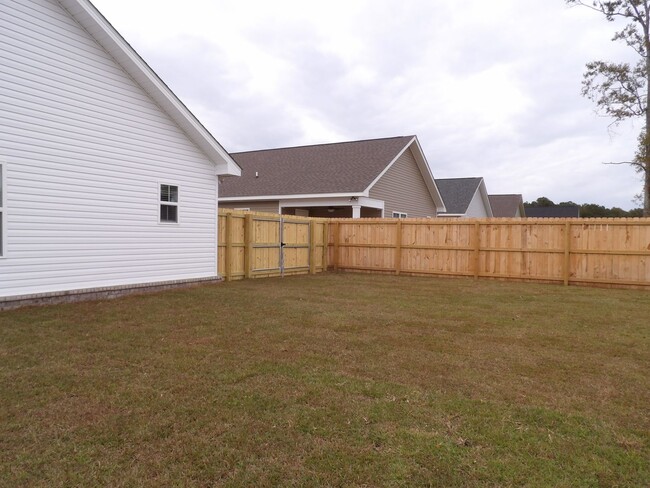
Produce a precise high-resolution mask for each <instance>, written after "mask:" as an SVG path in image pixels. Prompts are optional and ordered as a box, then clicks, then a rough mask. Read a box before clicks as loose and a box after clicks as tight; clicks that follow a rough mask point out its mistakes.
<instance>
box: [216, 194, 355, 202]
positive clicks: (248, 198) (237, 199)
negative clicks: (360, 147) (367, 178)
mask: <svg viewBox="0 0 650 488" xmlns="http://www.w3.org/2000/svg"><path fill="white" fill-rule="evenodd" d="M366 196H368V195H367V194H366V193H365V192H363V193H305V194H301V195H255V196H245V195H242V196H238V197H219V201H220V202H253V201H260V200H298V199H301V200H304V199H309V198H352V197H366Z"/></svg>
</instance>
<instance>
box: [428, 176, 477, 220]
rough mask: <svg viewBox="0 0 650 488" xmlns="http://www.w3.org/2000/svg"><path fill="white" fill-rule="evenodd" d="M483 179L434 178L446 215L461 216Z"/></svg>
mask: <svg viewBox="0 0 650 488" xmlns="http://www.w3.org/2000/svg"><path fill="white" fill-rule="evenodd" d="M482 179H483V178H445V179H438V178H436V185H438V190H439V191H440V195H441V196H442V201H443V202H445V207H446V208H447V212H446V213H448V214H459V215H463V214H465V213H466V212H467V208H468V207H469V204H470V203H471V201H472V198H473V197H474V194H475V193H476V190H477V189H478V187H479V185H480V184H481V180H482Z"/></svg>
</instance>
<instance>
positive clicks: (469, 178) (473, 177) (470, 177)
mask: <svg viewBox="0 0 650 488" xmlns="http://www.w3.org/2000/svg"><path fill="white" fill-rule="evenodd" d="M482 179H483V177H482V176H467V177H463V178H436V180H445V181H449V180H482Z"/></svg>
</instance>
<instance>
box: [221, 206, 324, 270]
mask: <svg viewBox="0 0 650 488" xmlns="http://www.w3.org/2000/svg"><path fill="white" fill-rule="evenodd" d="M327 235H328V225H327V221H326V220H325V219H315V218H310V217H297V216H292V215H277V214H268V213H264V214H263V213H256V212H241V211H236V210H224V209H219V251H218V259H219V264H218V269H219V271H220V273H221V274H222V276H224V278H225V279H227V280H233V279H242V278H263V277H270V276H284V275H292V274H307V273H311V274H313V273H318V272H322V271H326V270H327Z"/></svg>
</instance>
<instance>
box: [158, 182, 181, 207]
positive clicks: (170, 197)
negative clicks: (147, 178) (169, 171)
mask: <svg viewBox="0 0 650 488" xmlns="http://www.w3.org/2000/svg"><path fill="white" fill-rule="evenodd" d="M160 201H161V202H174V203H175V202H178V187H177V186H172V185H160Z"/></svg>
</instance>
